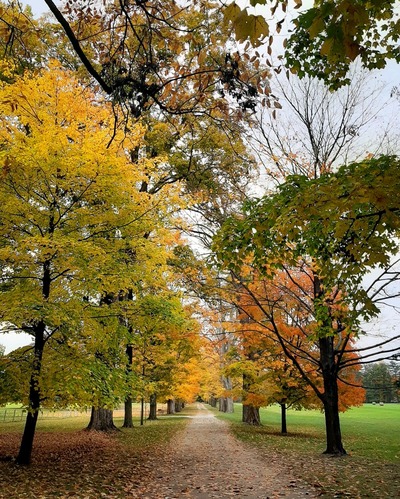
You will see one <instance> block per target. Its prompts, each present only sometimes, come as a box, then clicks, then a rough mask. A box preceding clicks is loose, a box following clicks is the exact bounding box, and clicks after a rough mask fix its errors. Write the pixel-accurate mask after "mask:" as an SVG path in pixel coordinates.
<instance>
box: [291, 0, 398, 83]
mask: <svg viewBox="0 0 400 499" xmlns="http://www.w3.org/2000/svg"><path fill="white" fill-rule="evenodd" d="M397 9H398V2H397V0H387V1H383V2H368V1H366V0H358V1H357V2H354V1H348V0H346V1H341V2H328V1H325V0H318V1H316V2H314V7H313V8H311V9H309V10H306V11H305V12H303V13H301V14H300V15H299V16H298V18H297V19H296V20H295V21H294V23H295V30H294V33H293V35H292V36H291V37H290V39H289V41H288V46H287V50H286V61H287V64H288V66H289V67H291V68H292V69H293V71H295V72H297V74H298V75H299V76H300V77H301V76H304V75H305V74H309V75H313V76H316V77H317V78H319V79H322V80H324V81H325V82H326V83H327V84H328V85H329V86H330V88H331V89H337V88H338V87H340V86H342V85H344V84H348V83H350V79H349V77H348V71H349V68H350V65H351V63H352V62H353V61H354V60H355V59H356V58H359V59H360V60H361V63H362V65H363V67H365V68H367V69H374V68H378V69H381V68H384V67H385V66H386V63H387V61H388V60H394V61H396V62H400V54H399V51H398V38H399V23H398V12H397Z"/></svg>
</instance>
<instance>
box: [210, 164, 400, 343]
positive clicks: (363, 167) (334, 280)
mask: <svg viewBox="0 0 400 499" xmlns="http://www.w3.org/2000/svg"><path fill="white" fill-rule="evenodd" d="M399 169H400V162H399V160H398V159H397V158H395V157H387V156H382V157H379V158H372V159H367V160H365V161H363V162H361V163H354V164H350V165H347V166H343V167H341V168H339V170H338V171H337V172H335V173H330V174H326V175H323V176H322V177H320V178H318V179H309V178H307V177H305V176H293V177H289V179H288V180H287V181H286V182H285V183H284V184H282V185H281V186H280V187H279V188H278V191H277V192H276V193H275V194H273V195H271V196H267V197H265V198H262V199H259V200H256V201H253V202H249V203H247V204H246V205H245V206H244V207H243V212H242V214H241V215H239V216H238V217H237V218H231V219H230V220H229V221H228V222H227V223H226V225H225V227H224V229H223V230H222V231H221V233H220V234H219V235H217V238H216V240H215V248H216V250H217V252H218V255H219V257H220V259H221V261H222V262H223V264H225V265H226V266H227V267H228V268H230V269H232V270H236V271H239V269H240V267H241V265H242V264H243V263H244V262H245V261H246V258H248V257H250V258H251V262H252V264H253V265H254V266H255V268H257V269H258V271H260V272H261V273H262V274H264V275H266V276H270V277H271V276H273V275H274V273H275V270H276V269H279V268H281V267H282V265H289V266H290V265H293V266H295V265H297V264H298V262H299V260H302V259H307V258H309V259H311V260H312V262H313V263H312V265H313V269H314V272H316V273H317V274H318V275H319V276H320V278H321V279H323V285H324V294H325V296H326V294H327V293H329V292H333V291H334V290H335V289H337V287H339V289H342V291H343V292H344V293H343V300H344V303H347V306H348V310H349V312H354V315H353V317H352V319H351V321H352V322H353V323H354V324H355V325H356V324H357V323H358V320H359V319H360V317H363V318H365V319H368V318H370V317H372V316H374V315H376V314H377V313H378V309H377V308H376V306H375V304H374V303H373V301H371V299H370V298H369V296H368V295H367V293H366V292H365V291H364V289H363V288H362V286H361V281H362V279H363V276H364V275H365V274H366V273H367V272H369V271H370V270H371V269H373V268H375V267H382V268H384V267H385V266H388V265H389V264H390V258H391V256H392V255H393V254H395V253H396V251H397V249H398V244H397V240H396V236H397V235H398V233H399V229H400V217H399V214H400V208H399V205H398V192H400V185H399V178H400V175H399ZM315 305H316V314H317V316H316V318H317V322H318V323H319V324H320V325H321V326H323V325H324V324H326V320H325V319H326V317H327V314H328V313H329V311H328V310H327V309H326V305H327V304H326V303H325V302H324V301H320V302H319V301H318V296H316V301H315ZM349 319H350V317H349ZM320 334H322V335H325V334H329V331H322V329H321V330H320Z"/></svg>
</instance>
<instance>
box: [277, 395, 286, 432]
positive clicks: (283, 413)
mask: <svg viewBox="0 0 400 499" xmlns="http://www.w3.org/2000/svg"><path fill="white" fill-rule="evenodd" d="M279 405H280V406H281V433H282V434H283V435H286V434H287V424H286V404H285V403H284V402H283V403H282V404H279Z"/></svg>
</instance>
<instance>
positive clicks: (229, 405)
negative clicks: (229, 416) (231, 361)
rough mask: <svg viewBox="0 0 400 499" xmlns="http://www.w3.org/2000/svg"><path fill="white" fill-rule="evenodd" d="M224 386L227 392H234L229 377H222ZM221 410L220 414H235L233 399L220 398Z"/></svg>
mask: <svg viewBox="0 0 400 499" xmlns="http://www.w3.org/2000/svg"><path fill="white" fill-rule="evenodd" d="M221 381H222V384H223V386H224V388H225V390H227V391H229V390H232V380H231V379H230V378H229V377H225V376H222V377H221ZM219 410H220V412H227V413H233V411H234V409H233V398H232V397H220V399H219Z"/></svg>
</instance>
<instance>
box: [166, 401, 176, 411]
mask: <svg viewBox="0 0 400 499" xmlns="http://www.w3.org/2000/svg"><path fill="white" fill-rule="evenodd" d="M167 414H175V402H174V401H173V399H168V400H167Z"/></svg>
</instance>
